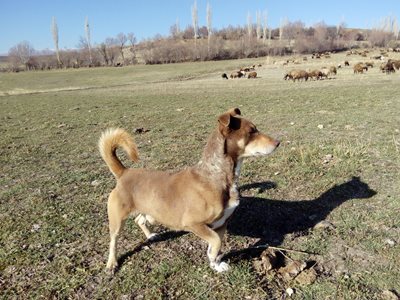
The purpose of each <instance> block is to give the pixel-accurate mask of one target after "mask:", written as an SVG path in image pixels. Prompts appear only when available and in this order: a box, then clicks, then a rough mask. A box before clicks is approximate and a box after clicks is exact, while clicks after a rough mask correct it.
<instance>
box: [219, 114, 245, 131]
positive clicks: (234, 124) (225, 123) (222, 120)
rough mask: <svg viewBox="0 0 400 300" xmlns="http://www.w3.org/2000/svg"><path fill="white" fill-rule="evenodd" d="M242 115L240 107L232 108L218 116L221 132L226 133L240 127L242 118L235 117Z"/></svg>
mask: <svg viewBox="0 0 400 300" xmlns="http://www.w3.org/2000/svg"><path fill="white" fill-rule="evenodd" d="M240 115H241V112H240V109H239V108H231V109H230V110H228V111H227V112H225V113H223V114H222V115H220V116H219V118H218V122H219V129H220V131H221V133H222V134H224V135H225V134H226V133H227V132H228V131H229V130H231V129H233V130H236V129H239V128H240V119H239V118H235V117H236V116H240Z"/></svg>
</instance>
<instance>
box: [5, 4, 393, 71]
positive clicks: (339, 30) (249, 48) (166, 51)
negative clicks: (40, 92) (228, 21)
mask: <svg viewBox="0 0 400 300" xmlns="http://www.w3.org/2000/svg"><path fill="white" fill-rule="evenodd" d="M191 12H192V24H191V25H188V26H186V28H185V29H183V30H181V29H180V26H179V20H177V22H176V23H175V24H173V25H172V26H171V27H170V31H169V34H168V35H167V36H161V35H156V36H155V37H153V38H149V39H145V40H143V41H141V42H140V43H137V41H136V37H135V34H134V33H132V32H131V33H128V34H125V33H119V34H117V35H116V36H115V37H109V38H106V39H105V40H104V41H103V42H101V43H96V44H94V45H93V43H92V41H91V35H90V26H89V22H88V19H87V18H86V19H85V25H84V30H85V35H84V36H81V37H80V38H79V42H78V45H77V49H71V50H68V49H66V50H60V49H59V46H58V41H59V36H58V26H57V22H56V19H55V18H54V17H53V19H52V22H51V33H52V36H53V41H54V51H48V50H47V51H36V50H35V49H34V48H33V46H32V45H31V44H30V43H29V42H27V41H23V42H21V43H19V44H17V45H16V46H14V47H12V48H10V50H9V52H8V62H9V65H8V68H6V69H3V70H9V71H20V70H45V69H55V68H80V67H100V66H123V65H130V64H136V63H145V64H163V63H178V62H188V61H205V60H223V59H237V58H251V57H261V56H267V55H286V54H293V53H298V54H306V53H316V52H326V51H341V50H347V49H353V48H359V47H391V48H399V47H400V41H399V28H398V23H397V19H396V18H394V17H387V18H384V19H382V21H381V23H380V24H378V25H375V26H374V27H373V28H372V29H363V30H361V29H349V28H347V27H346V24H345V23H344V22H341V23H339V24H338V25H336V26H328V25H326V24H325V23H324V22H320V23H317V24H315V25H313V26H309V27H307V26H306V25H305V24H304V23H303V22H301V21H295V22H289V21H288V20H287V19H282V20H281V22H280V25H279V27H278V28H271V27H269V26H268V15H267V12H263V13H261V12H257V13H256V22H255V23H254V22H253V20H252V18H251V15H250V14H248V15H247V24H246V25H244V26H228V27H225V28H222V29H214V28H213V27H212V11H211V7H210V5H209V4H207V16H206V25H205V26H199V25H198V24H199V22H198V16H197V13H198V12H197V4H196V2H194V5H193V6H192V11H191Z"/></svg>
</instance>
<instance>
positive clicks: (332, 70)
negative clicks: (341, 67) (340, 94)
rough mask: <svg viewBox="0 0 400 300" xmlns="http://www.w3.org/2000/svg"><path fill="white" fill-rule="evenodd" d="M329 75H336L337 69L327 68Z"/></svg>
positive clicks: (333, 67)
mask: <svg viewBox="0 0 400 300" xmlns="http://www.w3.org/2000/svg"><path fill="white" fill-rule="evenodd" d="M331 74H333V75H336V74H337V69H336V67H335V66H331V67H330V68H329V75H331Z"/></svg>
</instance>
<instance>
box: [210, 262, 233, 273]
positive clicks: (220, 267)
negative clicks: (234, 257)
mask: <svg viewBox="0 0 400 300" xmlns="http://www.w3.org/2000/svg"><path fill="white" fill-rule="evenodd" d="M210 266H211V268H212V269H213V270H215V271H217V272H218V273H221V272H226V271H228V270H229V264H228V263H226V262H219V263H215V262H214V263H211V264H210Z"/></svg>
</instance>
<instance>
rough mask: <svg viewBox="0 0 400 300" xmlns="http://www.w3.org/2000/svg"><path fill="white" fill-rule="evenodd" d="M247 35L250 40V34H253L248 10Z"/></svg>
mask: <svg viewBox="0 0 400 300" xmlns="http://www.w3.org/2000/svg"><path fill="white" fill-rule="evenodd" d="M247 35H248V38H249V41H250V39H251V36H252V35H253V23H252V20H251V15H250V12H248V13H247Z"/></svg>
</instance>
